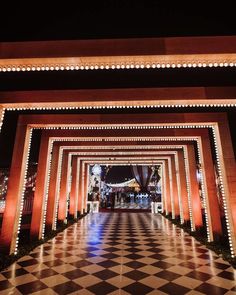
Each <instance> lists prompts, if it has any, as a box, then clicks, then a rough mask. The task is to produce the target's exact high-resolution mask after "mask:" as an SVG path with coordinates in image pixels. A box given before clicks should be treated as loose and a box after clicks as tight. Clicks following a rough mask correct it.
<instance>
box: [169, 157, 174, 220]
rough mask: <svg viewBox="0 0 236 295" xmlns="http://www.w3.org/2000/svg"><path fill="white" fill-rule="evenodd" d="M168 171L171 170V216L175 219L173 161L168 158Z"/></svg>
mask: <svg viewBox="0 0 236 295" xmlns="http://www.w3.org/2000/svg"><path fill="white" fill-rule="evenodd" d="M168 170H169V180H170V200H171V216H172V219H175V203H174V196H173V179H172V178H173V177H172V165H171V159H170V158H168Z"/></svg>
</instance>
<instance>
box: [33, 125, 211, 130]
mask: <svg viewBox="0 0 236 295" xmlns="http://www.w3.org/2000/svg"><path fill="white" fill-rule="evenodd" d="M166 124H168V123H166ZM211 126H212V124H204V125H202V124H199V123H194V124H191V125H187V124H183V123H182V124H178V123H177V124H171V123H169V125H123V126H122V125H105V126H104V125H101V126H90V125H80V126H61V127H55V126H35V127H34V129H47V130H117V129H118V130H121V129H125V130H127V129H128V130H130V129H182V128H185V129H196V128H210V127H211Z"/></svg>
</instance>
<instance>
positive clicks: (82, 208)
mask: <svg viewBox="0 0 236 295" xmlns="http://www.w3.org/2000/svg"><path fill="white" fill-rule="evenodd" d="M84 168H85V164H84V161H83V162H82V183H81V184H82V190H81V191H82V196H81V197H82V204H81V213H82V214H83V213H84V210H85V207H84V203H85V202H84V197H85V196H84V173H85V171H84Z"/></svg>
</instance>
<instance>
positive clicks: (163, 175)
mask: <svg viewBox="0 0 236 295" xmlns="http://www.w3.org/2000/svg"><path fill="white" fill-rule="evenodd" d="M162 178H163V186H164V189H163V193H162V195H164V204H165V212H166V215H168V214H169V211H168V207H167V200H166V163H165V162H164V164H163V169H162Z"/></svg>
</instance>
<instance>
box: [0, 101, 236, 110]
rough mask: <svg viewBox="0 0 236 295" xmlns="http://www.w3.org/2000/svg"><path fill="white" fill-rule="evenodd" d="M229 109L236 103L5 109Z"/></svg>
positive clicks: (17, 108) (21, 108)
mask: <svg viewBox="0 0 236 295" xmlns="http://www.w3.org/2000/svg"><path fill="white" fill-rule="evenodd" d="M196 107H197V108H205V107H210V108H217V107H218V108H219V107H220V108H230V107H236V103H185V104H183V103H179V104H178V103H174V104H170V103H166V104H163V103H162V104H140V105H132V104H130V105H129V104H128V103H127V104H125V105H117V104H116V105H92V106H91V105H82V106H65V107H64V106H60V107H53V106H43V107H39V106H38V107H37V106H33V107H7V108H6V110H7V111H26V110H31V111H33V110H42V111H47V110H55V111H57V110H89V109H145V108H196Z"/></svg>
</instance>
